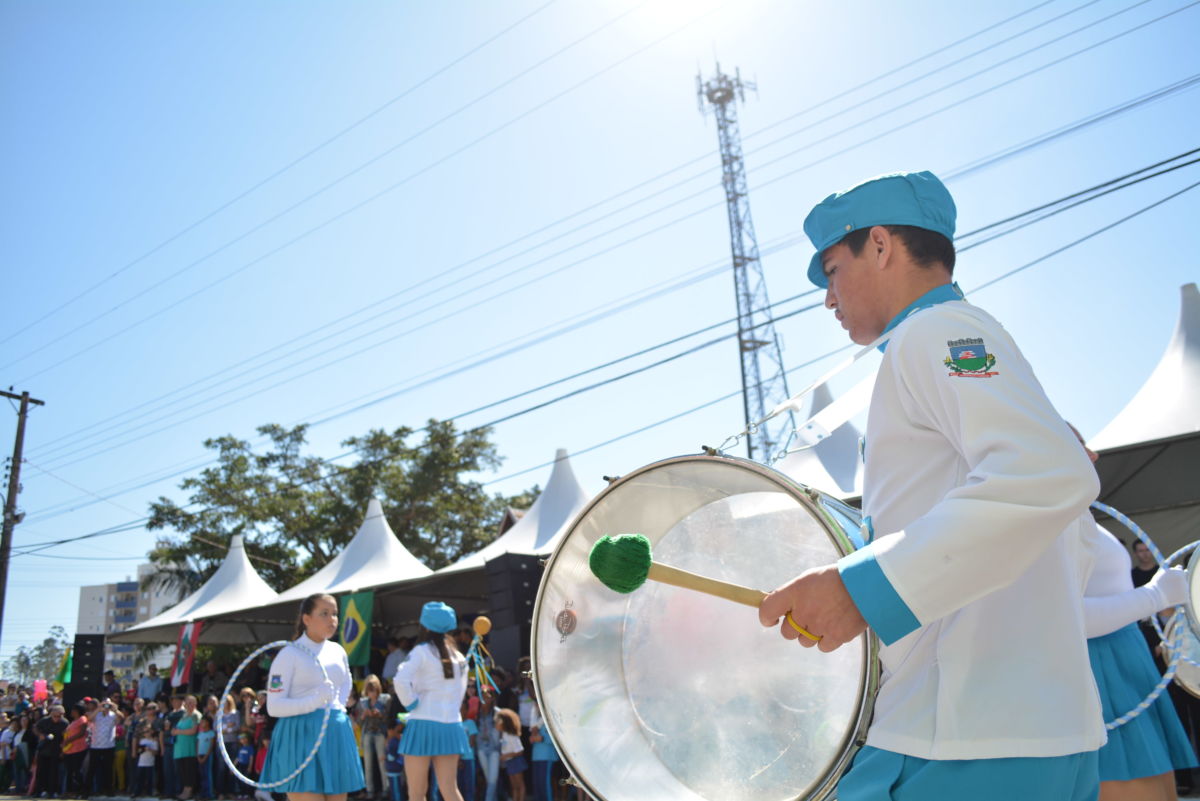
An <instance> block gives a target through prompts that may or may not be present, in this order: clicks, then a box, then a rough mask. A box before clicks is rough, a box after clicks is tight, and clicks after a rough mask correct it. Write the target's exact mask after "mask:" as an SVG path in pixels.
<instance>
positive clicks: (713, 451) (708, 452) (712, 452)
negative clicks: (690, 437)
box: [700, 445, 721, 456]
mask: <svg viewBox="0 0 1200 801" xmlns="http://www.w3.org/2000/svg"><path fill="white" fill-rule="evenodd" d="M700 450H701V451H703V452H704V455H705V456H720V455H721V451H720V450H718V449H717V448H713V447H710V446H708V445H701V446H700Z"/></svg>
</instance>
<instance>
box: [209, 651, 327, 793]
mask: <svg viewBox="0 0 1200 801" xmlns="http://www.w3.org/2000/svg"><path fill="white" fill-rule="evenodd" d="M289 645H290V646H292V647H293V648H300V650H301V651H304V653H306V654H308V655H309V656H311V657H312V658H313V660H314V661H315V662H316V663H317V666H318V667H319V668H321V675H323V676H324V677H325V680H326V681H328V680H329V673H328V672H327V671H326V670H325V666H324V665H322V664H321V660H319V659H317V656H316V654H314V653H312V652H311V651H309V650H307V649H305V648H301V647H300V646H299V645H296V644H295V643H294V642H292V641H291V640H276V641H275V642H272V643H267V644H266V645H264V646H263V647H261V648H259V649H257V650H255V651H253V652H251V654H250V655H249V656H248V657H246V658H245V659H243V660H242V664H240V665H238V666H237V670H235V671H233V675H232V676H230V677H229V683H228V684H226V685H225V692H224V693H222V695H221V697H222V698H224V697H225V696H226V695H233V685H234V683H235V682H236V681H237V677H238V676H239V675H241V672H242V671H243V670H245V668H246V665H249V664H250V662H251V661H253V659H254V658H255V657H257V656H258V655H259V654H261V653H264V652H266V651H269V650H271V649H272V648H280V647H283V648H286V647H287V646H289ZM332 711H333V704H332V703H330V704H326V705H325V717H323V718H322V719H321V731H320V732H319V733H318V734H317V741H316V742H315V743H313V747H312V750H311V751H309V752H308V756H306V757H305V758H304V761H303V762H301V763H300V765H299V767H297V768H296V769H295V770H293V771H292V772H291V773H289V774H288V775H287V776H284V777H283V778H282V779H280V780H279V781H274V782H256V781H253V780H252V779H248V778H246V777H245V776H243V775H242V773H241V771H239V770H238V769H237V765H235V764H234V763H233V760H232V759H231V758H230V756H229V752H228V751H226V750H225V739H224V738H223V737H217V738H216V739H217V741H218V742H219V743H220V745H219V746H218V747H217V748H218V750H219V751H220V752H221V758H222V759H223V760H225V765H226V766H227V767H228V768H229V769H230V770H231V771H232V772H233V775H234V776H237V777H238V779H239V780H241V781H242V782H245V783H246V784H248V785H250V786H251V787H257V788H258V789H260V790H269V789H271V788H272V787H279V786H280V785H282V784H287V783H288V782H290V781H291V780H292V779H294V778H296V777H297V776H299V775H300V772H301V771H303V770H304V769H305V768H307V767H308V765H309V763H310V762H312V761H313V759H314V758H316V756H317V751H318V750H320V748H321V743H322V742H324V740H325V729H326V728H328V727H329V713H330V712H332Z"/></svg>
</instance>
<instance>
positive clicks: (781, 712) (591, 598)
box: [532, 456, 879, 801]
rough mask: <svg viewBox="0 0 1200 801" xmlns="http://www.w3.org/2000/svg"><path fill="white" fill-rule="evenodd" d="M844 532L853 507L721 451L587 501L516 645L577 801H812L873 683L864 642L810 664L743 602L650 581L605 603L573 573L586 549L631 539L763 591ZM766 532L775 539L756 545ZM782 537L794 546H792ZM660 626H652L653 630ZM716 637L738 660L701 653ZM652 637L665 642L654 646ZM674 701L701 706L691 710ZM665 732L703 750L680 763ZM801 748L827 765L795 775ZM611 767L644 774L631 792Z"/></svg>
mask: <svg viewBox="0 0 1200 801" xmlns="http://www.w3.org/2000/svg"><path fill="white" fill-rule="evenodd" d="M747 510H749V511H747ZM763 510H765V511H763ZM739 515H743V516H741V517H739ZM780 524H782V525H780ZM857 526H858V513H857V511H856V510H854V509H852V508H850V507H847V506H845V505H844V504H841V503H840V502H838V501H836V500H835V499H832V498H830V497H829V496H826V495H824V494H822V493H820V492H818V491H816V490H812V489H810V488H806V487H804V486H802V485H800V484H797V483H795V482H793V481H792V480H791V479H789V478H787V477H786V476H784V475H783V474H781V473H778V472H777V471H774V470H771V469H770V468H767V467H764V466H762V465H760V464H758V463H755V462H750V461H746V460H742V459H733V458H729V457H723V456H683V457H676V458H674V459H668V460H664V461H662V462H656V463H654V464H651V465H647V466H646V467H643V468H641V469H639V470H637V471H635V472H633V473H631V474H629V475H627V476H624V477H622V478H621V479H619V480H617V481H615V482H614V483H612V484H611V485H610V486H609V487H608V488H606V489H605V490H604V491H603V492H601V493H600V495H598V496H597V497H596V498H595V499H593V500H592V502H591V503H590V504H589V505H588V506H587V507H586V508H585V509H584V510H583V511H582V512H581V513H580V514H579V516H578V517H577V518H576V519H575V520H574V521H573V522H572V524H571V526H570V528H569V529H568V531H567V533H566V534H565V535H564V536H563V538H562V540H561V541H560V544H559V546H558V548H556V550H555V552H554V554H553V555H552V556H551V558H550V560H549V562H548V564H547V566H546V570H545V573H544V576H543V580H542V583H541V585H540V587H539V590H538V597H537V600H536V603H535V607H534V624H533V644H532V653H533V667H534V671H533V673H534V682H535V689H536V693H537V696H538V698H539V701H540V703H541V705H542V707H543V717H544V718H545V719H546V723H547V727H548V728H549V730H550V733H551V735H552V737H553V738H554V740H555V743H556V744H557V745H558V748H559V751H560V753H561V754H562V757H563V760H564V762H565V763H566V765H567V767H568V769H569V770H570V771H571V773H572V774H573V775H574V776H575V778H576V779H577V780H578V781H579V782H580V783H581V784H582V785H583V786H584V787H585V788H586V789H587V790H588V792H589V793H591V794H592V795H593V796H594V797H596V798H601V799H605V800H606V801H624V799H634V798H636V799H638V801H648V800H649V799H654V798H659V797H661V798H664V799H665V798H671V799H672V801H674V799H683V798H690V799H706V800H707V799H714V801H715V799H717V798H719V799H720V801H739V799H741V798H746V799H749V798H755V799H756V801H758V799H771V798H778V799H799V798H803V799H814V800H815V799H821V798H828V797H829V796H830V795H831V793H832V792H833V789H834V787H835V785H836V781H837V778H838V777H839V776H840V774H841V772H842V771H843V770H844V769H845V767H846V766H847V765H848V763H849V760H850V759H851V757H852V756H853V753H854V751H855V750H856V748H857V747H858V746H859V745H861V742H862V740H863V739H864V738H865V733H866V726H867V722H868V721H869V718H870V711H871V703H872V700H873V698H874V693H875V690H876V689H877V687H878V681H879V674H878V660H877V652H878V643H877V641H876V640H875V638H874V636H873V635H870V634H865V635H863V636H862V637H861V638H859V639H858V640H856V641H855V642H854V643H851V644H848V645H847V646H843V648H842V649H839V650H838V651H836V652H834V653H833V654H823V653H821V652H819V651H818V650H817V649H801V648H799V647H797V646H796V645H795V644H794V643H789V642H785V641H783V640H782V638H780V637H779V634H778V632H777V631H775V630H766V629H762V628H761V626H760V625H759V623H758V621H757V613H756V611H755V610H754V609H751V608H749V607H740V606H737V605H734V604H731V603H730V602H728V601H722V600H719V599H712V598H709V597H707V596H698V594H696V593H692V592H690V591H687V590H680V589H678V588H665V587H663V586H662V585H653V586H651V585H650V584H648V585H647V586H644V587H642V588H641V589H639V590H637V591H636V592H635V593H633V594H631V595H629V596H623V597H622V596H617V595H616V594H615V593H612V592H611V591H610V590H608V589H606V588H604V587H603V586H601V585H600V584H599V582H598V581H597V580H596V579H595V578H594V577H593V576H591V575H590V572H588V570H587V567H586V552H587V550H588V549H590V546H591V544H592V543H593V542H594V541H595V540H596V539H598V538H599V537H600V536H602V535H603V534H620V533H628V532H631V531H637V532H639V533H644V534H646V535H647V536H648V537H650V538H651V540H652V544H653V547H654V552H655V557H656V558H657V559H658V560H659V561H664V562H666V563H669V564H673V565H675V566H678V567H682V568H684V569H689V570H693V571H694V572H697V573H701V574H704V575H710V576H713V577H715V578H720V579H723V580H727V581H733V582H735V583H741V584H745V585H747V586H754V587H756V588H758V589H771V588H773V587H774V586H777V585H778V584H780V583H783V582H784V581H786V580H788V579H790V578H792V577H793V576H794V575H796V574H798V573H800V572H802V571H803V570H804V569H806V568H808V567H812V566H815V565H817V564H829V563H831V562H833V561H835V560H836V559H837V558H839V557H840V556H842V555H845V554H846V553H849V552H850V551H852V550H853V549H854V548H855V538H856V537H857V536H858V531H857ZM773 527H774V528H784V529H788V530H786V531H781V532H776V533H775V534H772V532H773V531H774V528H773ZM792 529H795V530H792ZM656 535H657V536H656ZM789 536H794V537H795V538H797V539H803V540H804V541H803V542H798V543H791V542H789V541H788V538H789ZM709 538H711V540H710V539H709ZM706 553H707V554H708V557H707V559H708V562H707V563H706V562H705V558H702V557H703V556H704V554H706ZM689 560H690V561H689ZM680 561H684V562H688V563H685V564H681V563H680ZM660 618H661V620H662V621H663V623H662V624H661V625H660V624H658V623H656V622H654V621H656V620H659V619H660ZM656 626H660V628H659V629H656V628H655V627H656ZM664 630H665V633H664ZM714 636H715V637H718V638H721V639H723V640H724V639H728V640H729V648H730V649H732V650H733V651H735V652H736V651H738V650H739V649H741V650H745V653H744V654H742V655H740V656H739V655H738V654H737V653H734V654H732V655H731V654H730V653H729V651H728V650H725V649H723V648H721V647H719V645H714V644H713V642H712V641H711V640H712V638H713V637H714ZM662 638H668V639H669V643H668V644H666V645H665V646H662V644H661V643H658V642H657V640H659V639H662ZM564 650H566V651H569V652H570V653H569V654H568V655H566V656H564V654H563V653H561V652H562V651H564ZM614 652H620V653H614ZM724 670H732V671H733V672H734V673H735V674H736V675H733V676H730V675H721V674H722V671H724ZM781 670H782V671H786V674H784V675H781V674H780V671H781ZM739 681H740V682H742V683H744V684H745V685H747V686H746V688H745V689H746V696H747V699H748V700H746V701H745V702H744V703H742V702H739V700H738V693H737V688H736V686H735V687H733V688H731V687H730V685H731V684H734V685H736V684H737V683H738V682H739ZM822 682H828V683H829V688H828V690H829V691H828V692H827V691H826V688H825V687H824V685H823V684H822ZM759 685H762V687H760V686H759ZM763 687H766V688H767V689H765V690H764V689H763ZM835 690H836V691H835ZM754 691H758V692H765V693H766V695H765V696H762V697H755V696H754V695H753V692H754ZM593 695H594V696H596V697H591V696H593ZM659 696H661V697H659ZM851 696H852V697H851ZM689 698H691V699H693V700H694V699H696V698H701V699H704V700H705V701H706V702H708V703H704V704H700V705H699V706H701V707H702V708H701V709H692V710H690V711H689V709H688V707H689V703H688V702H687V699H689ZM582 699H586V700H582ZM675 699H679V700H678V702H677V706H678V710H679V711H678V713H677V714H678V715H679V716H680V717H686V716H689V715H693V716H696V715H698V716H700V717H705V716H707V717H709V718H710V719H711V725H712V726H713V727H717V728H720V729H722V730H725V731H728V732H731V733H732V734H731V736H730V737H720V736H711V734H710V732H708V731H707V730H705V729H704V728H703V721H700V722H699V723H697V722H696V721H694V720H688V721H675V720H673V719H672V718H671V716H672V714H673V710H672V705H673V704H676V700H675ZM691 706H697V705H696V704H694V703H693V704H691ZM598 708H605V711H603V712H597V711H596V710H597V709H598ZM614 708H616V709H617V710H618V711H617V712H614V711H613V710H614ZM597 715H599V716H601V717H602V716H604V715H610V719H609V723H610V724H611V725H610V726H609V727H608V728H605V727H604V726H600V725H597V723H596V720H597V717H596V716H597ZM758 718H761V719H758ZM664 723H665V725H664ZM676 724H678V725H676ZM797 725H798V727H799V729H800V730H799V731H795V732H793V734H792V735H790V736H792V741H791V742H790V743H787V744H783V743H781V740H780V738H779V737H778V736H777V735H778V734H779V732H780V731H785V732H792V731H793V729H794V728H795V727H797ZM808 725H812V726H813V727H814V730H805V729H804V727H805V726H808ZM671 730H677V731H682V732H687V734H686V736H685V735H678V736H674V735H672V734H671ZM680 739H688V740H695V741H697V742H698V743H703V744H705V748H703V749H701V753H699V754H693V753H690V752H688V750H687V748H685V747H683V746H681V745H680V744H679V743H678V742H677V741H678V740H680ZM760 740H761V743H760V742H759V741H760ZM818 741H819V742H818ZM760 745H761V750H760V751H756V750H755V749H756V748H758V747H759V746H760ZM816 755H823V756H821V757H820V758H821V759H824V760H825V762H823V763H821V764H820V765H819V767H818V766H817V765H816V763H813V764H805V760H806V759H816V758H817V756H816ZM729 759H733V760H740V761H742V762H745V763H746V764H745V765H736V764H735V765H733V766H729V767H728V768H727V769H726V770H725V771H724V772H722V771H721V770H718V769H717V768H710V766H708V765H707V764H705V765H702V766H697V765H696V764H695V763H696V762H701V763H708V762H710V761H711V762H715V763H721V762H723V761H726V760H729ZM626 760H630V761H632V762H635V763H637V762H641V761H644V763H645V764H643V765H642V767H641V769H638V770H636V771H635V770H634V769H633V768H630V770H631V772H633V773H636V780H635V781H634V783H636V784H637V785H638V786H636V787H624V786H622V782H621V781H620V780H619V778H618V777H617V776H615V775H613V774H614V773H619V772H620V770H622V769H623V767H622V766H624V765H625V762H626ZM788 770H794V771H795V772H798V773H801V774H802V775H795V776H792V775H789V774H788ZM739 771H741V772H743V773H745V774H746V775H747V776H749V777H751V778H750V779H748V780H747V781H746V782H745V783H744V784H743V783H739V782H738V781H735V779H734V777H735V776H736V775H739ZM598 774H600V775H598ZM755 782H760V783H759V784H756V783H755Z"/></svg>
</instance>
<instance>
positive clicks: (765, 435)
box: [696, 64, 795, 462]
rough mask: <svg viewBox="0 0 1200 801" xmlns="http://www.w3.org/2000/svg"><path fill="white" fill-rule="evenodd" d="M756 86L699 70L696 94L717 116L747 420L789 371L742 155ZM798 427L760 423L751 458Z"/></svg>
mask: <svg viewBox="0 0 1200 801" xmlns="http://www.w3.org/2000/svg"><path fill="white" fill-rule="evenodd" d="M756 88H757V87H756V86H755V85H754V84H753V83H750V82H749V81H743V80H742V74H741V71H740V70H736V69H735V70H734V73H733V75H732V76H730V75H726V74H724V73H722V72H721V65H720V64H717V74H716V75H715V76H713V77H712V78H711V79H709V80H707V81H705V80H704V78H703V76H702V75H699V74H697V75H696V100H697V102H698V103H699V105H700V113H701V114H702V115H705V116H707V114H708V112H709V111H710V110H711V111H712V114H713V116H714V117H716V120H717V141H718V142H719V144H720V148H721V181H722V183H723V185H724V187H725V204H726V208H727V210H728V213H729V244H730V247H731V248H732V251H733V285H734V290H735V292H736V294H737V310H738V350H739V352H740V355H741V362H742V402H743V406H744V408H745V415H746V425H747V426H749V425H750V424H751V423H753V422H754V421H756V420H762V419H763V418H764V417H766V416H767V414H768V413H769V412H770V411H771V409H773V408H775V407H776V406H777V405H778V404H780V403H782V402H783V401H785V400H787V399H788V397H789V395H788V388H787V375H786V373H785V372H784V369H783V354H782V352H781V350H780V347H779V337H778V336H776V334H775V326H774V325H773V324H772V323H771V308H770V306H771V301H770V300H769V299H768V298H767V282H766V279H765V278H764V277H763V271H762V261H761V260H760V259H759V256H758V239H757V238H756V237H755V236H754V222H753V221H752V220H751V219H750V193H749V189H748V188H747V184H746V165H745V162H744V160H743V158H742V135H741V132H740V131H739V129H738V120H737V106H736V103H737V101H738V100H741V101H742V102H743V103H744V102H746V92H745V90H746V89H750V90H754V89H756ZM794 427H795V420H793V419H792V415H791V413H788V414H786V415H780V416H779V417H776V418H775V419H774V420H770V421H768V422H766V423H764V424H763V425H761V426H759V427H758V429H757V430H755V431H752V432H750V434H749V436H747V437H746V447H747V451H748V455H749V457H750V458H751V459H755V460H757V461H760V462H766V461H769V460H770V459H771V458H772V457H773V456H774V455H775V454H776V453H778V451H779V450H780V449H781V448H782V447H784V445H785V444H786V443H787V440H788V435H789V434H790V433H791V432H792V429H793V428H794Z"/></svg>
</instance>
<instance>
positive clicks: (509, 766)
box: [496, 709, 529, 801]
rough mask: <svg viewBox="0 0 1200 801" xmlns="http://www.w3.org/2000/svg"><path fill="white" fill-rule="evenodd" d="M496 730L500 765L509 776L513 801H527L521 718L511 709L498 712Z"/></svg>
mask: <svg viewBox="0 0 1200 801" xmlns="http://www.w3.org/2000/svg"><path fill="white" fill-rule="evenodd" d="M496 728H497V729H498V730H499V731H500V764H502V765H504V772H505V774H507V775H508V783H509V787H510V789H511V790H512V801H525V771H526V770H528V769H529V763H528V762H527V761H526V760H525V746H523V745H521V718H520V717H518V715H517V713H516V712H513V711H512V710H511V709H497V710H496Z"/></svg>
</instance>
